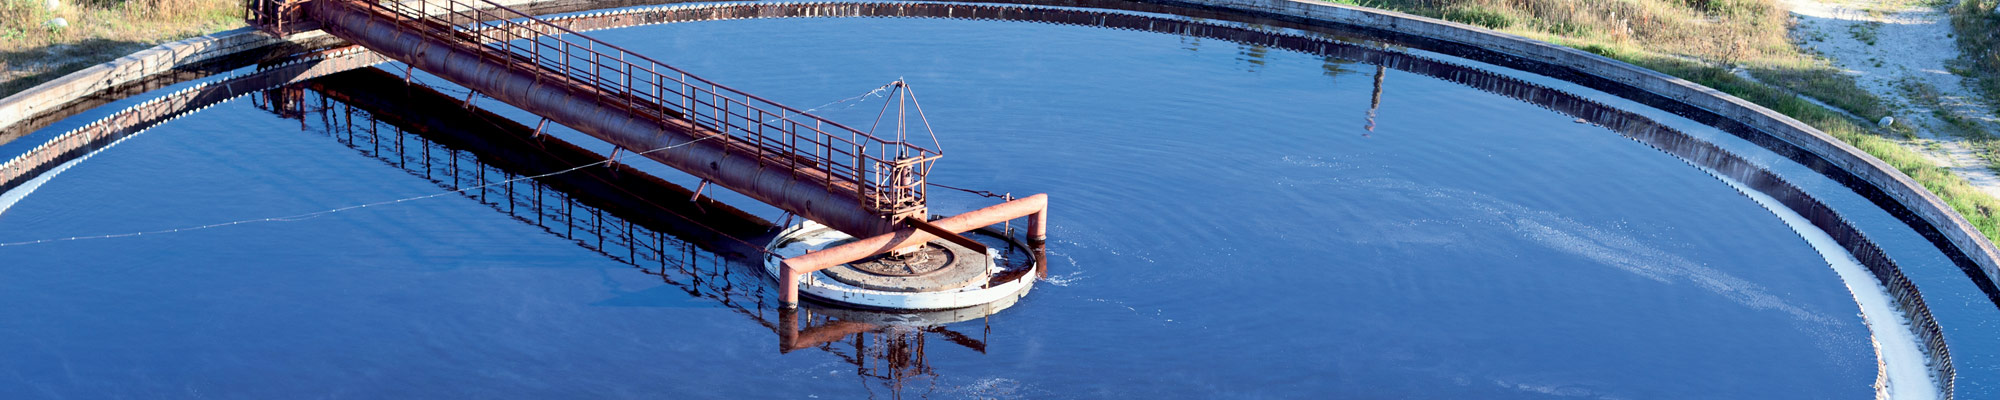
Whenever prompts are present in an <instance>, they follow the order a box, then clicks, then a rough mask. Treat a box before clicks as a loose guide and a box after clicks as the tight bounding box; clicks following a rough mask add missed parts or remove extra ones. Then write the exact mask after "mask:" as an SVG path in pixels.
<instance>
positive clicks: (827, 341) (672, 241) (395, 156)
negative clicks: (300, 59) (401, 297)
mask: <svg viewBox="0 0 2000 400" xmlns="http://www.w3.org/2000/svg"><path fill="white" fill-rule="evenodd" d="M252 102H253V103H255V105H256V106H257V107H258V108H260V109H263V110H266V111H269V112H271V113H273V114H275V115H277V116H279V117H282V118H287V119H296V120H298V121H299V122H300V127H301V129H302V130H305V131H312V132H317V133H320V134H324V135H327V136H328V137H331V138H333V139H334V140H335V141H338V142H340V143H341V144H343V145H346V146H347V147H349V148H351V149H354V150H355V151H356V152H358V153H360V154H361V155H364V156H368V157H372V158H375V159H377V160H380V161H382V162H383V163H384V164H386V165H389V166H392V167H396V168H398V169H402V170H403V171H404V172H407V173H409V174H410V175H412V176H416V177H421V178H424V179H426V180H429V181H431V182H433V183H435V184H437V185H438V187H440V188H443V189H448V190H462V192H461V194H462V195H463V196H465V197H466V198H467V199H471V200H474V201H477V202H479V203H480V204H483V205H486V206H487V207H489V208H492V209H493V210H495V211H498V212H501V213H503V214H506V215H508V216H510V217H513V218H514V219H515V220H517V221H520V222H522V223H526V224H530V225H534V226H536V227H539V228H541V229H542V230H543V231H545V232H548V233H549V234H552V235H557V236H561V237H563V238H564V239H567V240H570V241H571V242H574V243H576V244H577V245H579V246H582V247H583V248H586V249H590V250H591V251H593V252H596V253H598V254H600V255H603V256H604V257H606V258H609V259H612V260H616V261H618V262H620V263H624V264H627V265H631V266H632V267H634V268H635V269H637V270H639V271H640V272H641V273H644V274H648V275H653V276H656V277H658V278H659V279H660V280H661V282H663V283H666V284H668V285H672V286H674V287H678V288H680V289H682V290H683V291H685V292H687V293H688V295H690V296H694V297H697V298H703V299H708V300H711V301H714V302H716V303H719V304H721V305H723V306H726V307H728V308H729V309H731V310H734V311H736V312H737V313H738V314H741V315H743V316H745V317H748V318H749V319H750V320H752V321H754V322H756V323H757V324H759V325H763V326H764V327H766V328H768V329H772V330H773V332H774V333H775V334H776V336H778V339H779V351H780V352H781V353H789V352H792V351H797V350H803V349H809V348H817V349H820V350H822V351H824V352H826V353H828V354H831V355H833V356H835V357H837V358H839V359H840V360H842V361H843V362H846V363H848V364H852V365H853V366H854V367H855V374H856V377H857V378H858V379H861V380H862V381H863V382H864V383H866V384H871V385H881V386H882V387H884V388H886V389H888V391H889V392H890V394H891V396H892V397H896V398H900V397H902V393H903V391H904V390H905V389H906V388H907V387H909V386H910V385H909V384H910V383H912V382H915V381H917V380H930V381H932V382H935V378H936V377H937V376H938V374H937V372H936V371H935V370H934V369H932V368H931V367H930V366H929V364H928V363H927V362H926V361H925V349H926V347H927V345H928V344H929V343H930V341H931V339H943V340H944V341H946V342H949V343H952V344H955V345H959V346H964V347H965V348H968V349H971V350H973V351H976V352H979V353H982V354H983V353H985V352H986V342H985V341H984V337H985V332H986V330H987V329H982V330H981V332H980V334H979V338H973V337H972V336H969V335H966V334H963V333H959V332H956V331H952V330H950V329H947V328H946V327H945V326H944V325H945V324H949V323H954V322H960V321H969V320H973V319H980V320H981V322H982V323H983V322H984V319H983V318H984V317H985V316H986V315H988V314H990V312H989V310H998V309H1001V308H1005V307H1006V305H995V306H982V307H975V308H970V309H961V310H951V311H941V312H929V313H917V314H909V313H886V312H874V311H863V310H848V309H839V308H831V307H818V306H816V305H813V304H810V303H808V304H802V305H801V306H800V308H798V309H796V310H785V309H784V308H783V307H778V299H777V296H776V294H775V293H773V291H772V290H771V289H770V286H769V284H768V283H767V282H766V280H767V278H766V277H765V276H764V275H763V274H762V273H760V272H759V271H757V270H756V268H757V266H758V265H761V263H762V260H763V259H764V257H767V256H768V254H766V253H764V252H763V250H762V247H761V246H758V245H752V244H751V243H756V242H762V241H766V240H768V239H769V238H770V233H771V232H772V231H773V230H774V229H773V226H772V224H771V223H770V222H768V221H765V220H763V219H760V218H757V217H755V216H753V215H750V214H748V213H744V212H742V211H740V210H737V209H735V208H733V207H730V206H728V205H726V204H722V203H717V202H714V200H710V199H708V198H706V197H704V198H701V199H699V200H694V201H690V200H688V199H692V198H694V196H692V195H691V194H692V192H691V191H689V190H687V189H686V188H683V187H680V186H678V185H674V184H672V183H669V182H666V181H665V180H661V179H659V178H657V177H654V176H651V175H649V174H647V173H645V172H643V171H640V170H638V169H636V168H632V167H629V166H625V165H622V164H617V163H613V164H612V165H611V166H609V167H604V168H586V169H582V170H578V171H575V172H571V173H566V174H559V175H552V176H546V177H540V178H534V179H523V177H528V176H536V175H542V174H546V173H549V172H553V171H561V170H565V169H569V168H572V167H575V166H578V165H588V164H591V163H596V162H601V161H604V160H605V159H604V158H603V157H602V156H600V155H597V154H596V153H594V152H590V151H588V150H585V149H582V148H580V147H577V146H575V145H572V144H570V143H567V142H564V141H562V140H560V139H557V138H555V137H552V136H549V135H539V136H538V135H536V134H535V132H536V130H535V129H534V128H532V127H529V126H527V125H523V124H520V123H517V122H515V121H512V120H509V119H507V118H505V117H502V116H500V115H497V114H493V113H491V112H488V111H486V110H482V109H478V108H476V107H470V106H468V105H465V104H464V103H463V100H462V99H461V98H458V97H453V96H449V95H446V94H444V93H440V92H438V91H437V90H435V89H432V88H430V87H426V86H422V85H420V84H407V83H405V81H404V80H403V79H402V78H401V77H400V76H398V75H396V74H393V73H388V72H384V71H382V70H379V69H374V68H365V69H361V70H356V71H351V72H346V73H341V74H336V75H333V76H328V77H325V78H321V79H317V80H313V81H309V82H305V83H303V84H297V85H289V86H285V87H281V88H278V89H273V90H267V91H263V92H259V93H255V94H253V95H252ZM690 216H695V217H690ZM1010 250H1011V251H1016V252H1019V251H1033V250H1032V249H1010ZM933 389H934V388H933Z"/></svg>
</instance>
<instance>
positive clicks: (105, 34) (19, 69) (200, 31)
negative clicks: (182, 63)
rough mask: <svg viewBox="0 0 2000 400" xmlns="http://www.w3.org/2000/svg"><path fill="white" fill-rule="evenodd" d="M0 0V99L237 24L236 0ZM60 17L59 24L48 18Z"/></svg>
mask: <svg viewBox="0 0 2000 400" xmlns="http://www.w3.org/2000/svg"><path fill="white" fill-rule="evenodd" d="M50 4H51V3H50V2H49V1H48V0H0V70H4V72H0V81H4V83H0V96H6V95H11V94H14V93H15V92H19V91H21V90H23V89H27V88H29V87H33V86H34V85H37V84H40V83H42V82H46V81H49V80H53V79H55V78H58V77H61V76H62V75H64V74H68V73H70V72H73V71H76V70H80V69H83V68H87V67H89V66H92V65H96V64H99V63H103V62H105V61H110V60H112V59H116V58H118V57H120V56H123V55H125V54H127V53H131V52H133V51H137V50H139V49H144V48H146V47H150V46H153V45H157V44H160V43H165V42H170V41H175V40H180V39H186V38H189V37H194V36H199V35H204V34H209V33H214V32H220V31H223V30H228V29H233V28H236V27H239V26H243V3H242V2H241V0H81V1H77V2H74V3H72V2H69V1H66V0H59V1H58V2H57V6H56V7H55V8H54V9H50V8H49V7H48V6H49V5H50ZM56 18H61V19H62V20H63V21H64V24H62V26H58V25H56V24H52V23H51V21H52V20H54V19H56Z"/></svg>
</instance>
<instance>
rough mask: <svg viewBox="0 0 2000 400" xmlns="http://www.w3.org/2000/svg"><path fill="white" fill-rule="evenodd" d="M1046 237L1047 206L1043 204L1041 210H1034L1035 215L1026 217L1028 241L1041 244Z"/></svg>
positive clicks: (1047, 227)
mask: <svg viewBox="0 0 2000 400" xmlns="http://www.w3.org/2000/svg"><path fill="white" fill-rule="evenodd" d="M1048 239H1049V208H1048V206H1046V205H1044V206H1042V210H1041V211H1036V212H1035V215H1033V216H1030V217H1029V218H1028V243H1035V244H1041V243H1046V242H1047V241H1048Z"/></svg>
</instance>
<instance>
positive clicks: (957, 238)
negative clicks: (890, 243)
mask: <svg viewBox="0 0 2000 400" xmlns="http://www.w3.org/2000/svg"><path fill="white" fill-rule="evenodd" d="M903 224H904V225H909V226H910V227H911V228H917V229H918V230H922V231H924V232H925V233H929V234H932V235H937V237H939V238H942V239H944V240H945V241H947V242H952V243H956V244H958V245H959V246H965V248H967V249H972V251H973V252H975V253H980V254H986V245H985V244H981V243H979V241H977V240H972V238H969V237H965V236H964V235H959V234H958V232H952V231H950V230H947V229H944V228H942V227H939V226H937V225H932V224H931V223H930V222H926V221H924V220H921V219H917V218H914V217H911V218H903Z"/></svg>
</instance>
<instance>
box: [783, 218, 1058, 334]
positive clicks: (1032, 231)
mask: <svg viewBox="0 0 2000 400" xmlns="http://www.w3.org/2000/svg"><path fill="white" fill-rule="evenodd" d="M1048 210H1049V195H1048V194H1046V193H1039V194H1035V195H1033V196H1028V197H1023V198H1021V199H1018V200H1014V201H1009V202H1005V203H1000V204H994V205H992V206H987V207H986V208H981V209H978V210H973V211H972V212H967V213H964V214H959V215H954V216H951V217H950V218H945V219H940V220H937V221H932V222H931V225H935V226H937V227H938V228H942V229H944V230H946V231H950V232H952V233H962V232H965V231H970V230H973V229H979V228H981V227H985V226H987V225H993V224H997V223H1001V222H1006V221H1008V220H1012V219H1015V218H1020V217H1025V216H1033V217H1034V218H1033V219H1031V221H1033V222H1031V223H1030V227H1029V235H1030V237H1031V238H1033V237H1042V238H1046V237H1047V232H1045V231H1043V229H1044V227H1046V226H1047V225H1048V223H1047V214H1048ZM937 239H938V237H937V235H932V234H930V233H929V232H924V231H923V230H919V229H915V228H909V227H904V228H901V229H897V230H896V231H894V232H889V233H885V234H881V235H876V236H874V237H870V238H867V239H862V240H857V241H853V242H849V243H847V244H843V245H839V246H834V247H833V248H830V249H825V250H820V251H815V252H811V253H806V254H801V255H799V256H797V257H792V258H787V259H785V260H784V261H782V262H780V263H779V266H778V269H779V273H778V280H779V282H778V285H779V288H780V289H779V290H780V292H779V296H780V297H779V298H780V299H781V300H783V301H784V305H785V306H786V307H793V306H796V305H798V299H799V278H798V277H799V275H805V274H810V273H813V272H816V271H819V270H822V269H827V268H830V267H833V266H835V265H841V264H846V263H850V262H854V261H857V260H860V259H863V258H868V257H870V256H874V255H876V254H882V253H886V252H889V251H890V250H895V249H900V248H905V247H910V246H916V245H921V244H924V243H928V242H930V241H932V240H937Z"/></svg>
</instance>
